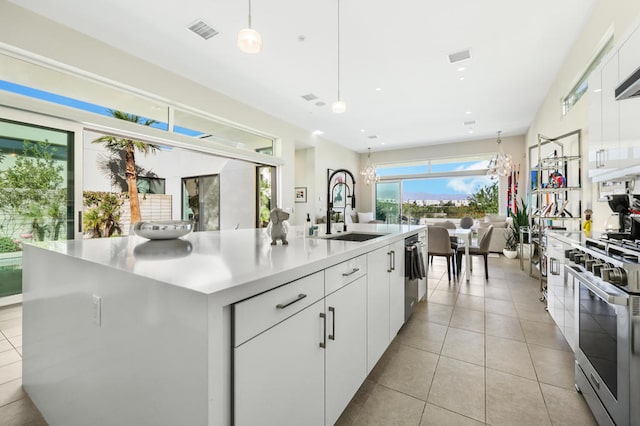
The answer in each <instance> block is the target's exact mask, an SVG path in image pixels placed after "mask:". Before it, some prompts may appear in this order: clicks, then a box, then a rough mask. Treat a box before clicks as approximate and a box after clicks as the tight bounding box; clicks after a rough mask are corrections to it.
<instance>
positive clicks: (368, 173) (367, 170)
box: [360, 148, 380, 185]
mask: <svg viewBox="0 0 640 426" xmlns="http://www.w3.org/2000/svg"><path fill="white" fill-rule="evenodd" d="M360 174H361V175H362V176H364V181H365V182H366V183H367V185H370V184H371V183H372V182H378V181H380V176H378V175H377V174H376V166H374V165H373V164H371V148H369V155H367V164H366V165H365V166H364V169H362V170H361V171H360Z"/></svg>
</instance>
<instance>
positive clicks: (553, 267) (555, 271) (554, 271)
mask: <svg viewBox="0 0 640 426" xmlns="http://www.w3.org/2000/svg"><path fill="white" fill-rule="evenodd" d="M558 265H559V263H558V259H555V258H553V257H550V258H549V270H550V271H551V275H560V268H559V266H558Z"/></svg>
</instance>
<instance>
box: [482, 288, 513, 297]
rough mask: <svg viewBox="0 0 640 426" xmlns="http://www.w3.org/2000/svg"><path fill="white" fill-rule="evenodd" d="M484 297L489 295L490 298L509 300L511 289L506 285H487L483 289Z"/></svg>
mask: <svg viewBox="0 0 640 426" xmlns="http://www.w3.org/2000/svg"><path fill="white" fill-rule="evenodd" d="M484 297H489V298H491V299H497V300H508V301H511V300H512V299H511V291H510V290H509V288H508V287H489V286H487V287H486V288H485V289H484Z"/></svg>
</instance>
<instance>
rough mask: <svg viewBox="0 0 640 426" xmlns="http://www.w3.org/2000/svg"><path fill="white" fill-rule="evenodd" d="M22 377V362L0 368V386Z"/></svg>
mask: <svg viewBox="0 0 640 426" xmlns="http://www.w3.org/2000/svg"><path fill="white" fill-rule="evenodd" d="M20 377H22V361H18V362H14V363H12V364H7V365H3V366H2V367H0V385H1V384H4V383H7V382H10V381H12V380H15V379H19V378H20Z"/></svg>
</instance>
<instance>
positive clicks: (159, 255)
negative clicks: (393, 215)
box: [25, 224, 425, 300]
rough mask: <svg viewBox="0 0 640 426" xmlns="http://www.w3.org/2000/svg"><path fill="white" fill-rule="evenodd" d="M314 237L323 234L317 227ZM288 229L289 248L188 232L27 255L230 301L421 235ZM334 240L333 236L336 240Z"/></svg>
mask: <svg viewBox="0 0 640 426" xmlns="http://www.w3.org/2000/svg"><path fill="white" fill-rule="evenodd" d="M319 228H320V229H319V230H320V232H322V231H323V229H322V227H321V226H319ZM303 229H304V227H297V226H292V227H291V229H290V231H289V234H288V238H287V239H288V241H289V244H288V245H282V243H281V242H278V245H275V246H272V245H271V239H270V238H269V237H268V236H267V235H266V233H265V230H264V229H241V230H228V231H215V232H193V233H191V234H189V235H187V236H185V237H182V238H180V239H176V240H165V241H150V240H147V239H145V238H142V237H137V236H131V237H122V238H104V239H91V240H74V241H54V242H48V243H40V244H38V245H37V246H34V247H26V248H25V263H26V264H25V267H27V268H28V267H29V266H28V262H29V256H28V253H29V250H31V249H34V248H35V249H37V248H44V249H47V250H51V251H54V252H57V253H61V254H64V255H67V256H71V257H74V258H78V259H82V260H85V261H88V262H93V263H97V264H100V265H104V266H108V267H111V268H114V269H117V270H121V271H125V272H128V273H132V274H135V275H139V276H141V277H146V278H150V279H154V280H158V281H162V282H165V283H168V284H171V285H175V286H179V287H183V288H185V289H189V290H193V291H197V292H201V293H204V294H209V295H211V294H217V295H220V296H222V297H224V294H225V293H231V291H230V290H233V296H231V295H229V297H230V300H231V299H235V300H238V298H242V297H249V296H251V295H253V294H256V293H257V292H261V291H266V290H268V289H270V288H273V287H275V286H278V285H281V284H284V283H286V282H289V281H292V280H295V279H298V278H301V277H303V276H305V275H309V274H311V273H314V272H316V271H319V270H322V269H325V268H327V267H329V266H332V265H335V264H337V263H340V262H342V261H346V260H348V259H351V258H353V257H356V256H360V255H362V254H365V253H367V252H370V251H372V250H375V249H377V248H379V247H383V246H385V245H387V244H389V243H391V242H394V241H397V240H399V239H403V238H404V237H406V236H408V235H411V234H415V233H417V232H418V231H421V230H424V229H425V228H424V226H418V225H385V224H353V225H349V232H353V231H356V232H376V233H385V234H387V235H384V236H382V237H379V238H375V239H372V240H369V241H365V242H350V241H336V240H327V239H323V238H309V237H306V236H303V234H304V232H303ZM335 235H339V234H335Z"/></svg>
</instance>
